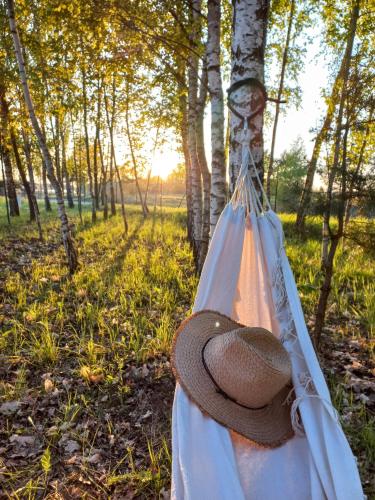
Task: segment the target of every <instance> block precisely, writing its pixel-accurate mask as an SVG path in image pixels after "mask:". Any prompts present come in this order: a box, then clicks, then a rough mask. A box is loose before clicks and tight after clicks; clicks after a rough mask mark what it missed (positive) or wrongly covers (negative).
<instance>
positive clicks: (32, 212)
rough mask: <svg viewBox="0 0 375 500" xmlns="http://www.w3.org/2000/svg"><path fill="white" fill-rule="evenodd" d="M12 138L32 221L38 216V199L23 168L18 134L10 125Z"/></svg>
mask: <svg viewBox="0 0 375 500" xmlns="http://www.w3.org/2000/svg"><path fill="white" fill-rule="evenodd" d="M10 140H11V143H12V147H13V154H14V158H15V160H16V166H17V170H18V173H19V175H20V178H21V181H22V184H23V187H24V189H25V193H26V196H27V201H28V204H29V214H30V221H34V220H35V218H36V213H35V206H36V200H34V199H33V195H32V191H31V187H30V184H29V181H28V180H27V177H26V172H25V169H24V168H23V165H22V161H21V157H20V154H19V151H18V144H17V139H16V136H15V134H14V130H12V128H11V127H10Z"/></svg>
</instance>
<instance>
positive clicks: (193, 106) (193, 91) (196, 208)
mask: <svg viewBox="0 0 375 500" xmlns="http://www.w3.org/2000/svg"><path fill="white" fill-rule="evenodd" d="M191 10H192V12H191V19H192V29H191V37H190V45H191V47H192V50H191V52H190V56H189V61H188V115H187V122H188V147H189V156H190V173H191V192H192V221H193V254H194V260H195V265H196V268H197V269H199V254H200V246H201V235H202V204H203V200H202V175H201V171H200V166H199V160H198V155H197V134H196V126H197V111H198V110H197V106H198V66H199V60H198V55H197V53H196V48H197V45H198V41H199V39H200V35H201V26H200V24H201V19H200V11H201V0H192V2H191ZM194 49H195V50H194Z"/></svg>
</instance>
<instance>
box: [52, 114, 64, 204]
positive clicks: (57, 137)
mask: <svg viewBox="0 0 375 500" xmlns="http://www.w3.org/2000/svg"><path fill="white" fill-rule="evenodd" d="M51 130H52V137H53V143H54V146H55V166H56V177H57V180H58V181H59V183H60V186H61V189H62V192H63V195H64V183H63V179H62V176H61V159H60V118H59V115H58V114H56V115H55V127H54V126H53V123H52V118H51Z"/></svg>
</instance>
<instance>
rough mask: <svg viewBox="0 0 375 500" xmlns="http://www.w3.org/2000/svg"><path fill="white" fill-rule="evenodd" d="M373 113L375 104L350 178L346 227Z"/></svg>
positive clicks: (371, 109) (346, 207)
mask: <svg viewBox="0 0 375 500" xmlns="http://www.w3.org/2000/svg"><path fill="white" fill-rule="evenodd" d="M373 113H374V104H372V106H371V108H370V113H369V120H368V123H367V126H366V131H365V134H364V138H363V141H362V144H361V149H360V151H359V157H358V160H357V164H356V167H355V171H354V172H353V173H352V177H351V180H350V183H349V189H348V197H347V203H346V206H345V221H344V227H345V228H346V226H347V225H348V224H349V220H350V212H351V210H352V204H353V194H354V188H355V184H356V182H357V181H358V175H359V172H360V171H361V168H362V165H363V157H364V153H365V150H366V146H367V141H368V138H369V135H370V124H371V123H372V117H373Z"/></svg>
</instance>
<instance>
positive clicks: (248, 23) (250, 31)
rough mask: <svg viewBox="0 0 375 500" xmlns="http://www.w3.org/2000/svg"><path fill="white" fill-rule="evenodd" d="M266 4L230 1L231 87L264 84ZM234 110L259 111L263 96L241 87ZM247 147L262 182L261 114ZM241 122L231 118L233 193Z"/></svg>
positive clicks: (263, 0)
mask: <svg viewBox="0 0 375 500" xmlns="http://www.w3.org/2000/svg"><path fill="white" fill-rule="evenodd" d="M267 13H268V1H267V0H233V27H232V71H231V85H233V84H234V83H236V82H237V81H239V80H242V79H244V78H250V77H251V78H256V79H257V80H259V81H260V82H261V83H263V82H264V47H265V42H266V26H267ZM233 99H234V100H235V102H236V108H237V109H238V111H239V112H241V113H242V114H245V115H247V116H248V115H250V113H251V112H252V111H254V110H255V109H258V108H259V107H260V105H261V104H262V101H263V95H262V94H261V92H260V90H259V89H257V88H256V87H249V86H247V85H246V86H244V87H240V88H239V89H238V90H237V91H236V92H235V93H234V94H233ZM250 131H251V138H250V147H251V151H252V154H253V157H254V161H255V164H256V167H257V169H258V172H259V175H260V177H261V178H263V113H258V114H257V115H256V116H255V117H254V118H253V119H252V120H251V123H250ZM241 140H242V126H241V119H240V118H239V117H237V116H236V115H235V114H234V113H231V118H230V154H229V187H230V192H231V193H232V192H233V189H234V186H235V182H236V179H237V176H238V173H239V168H240V165H241V149H242V148H241Z"/></svg>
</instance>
